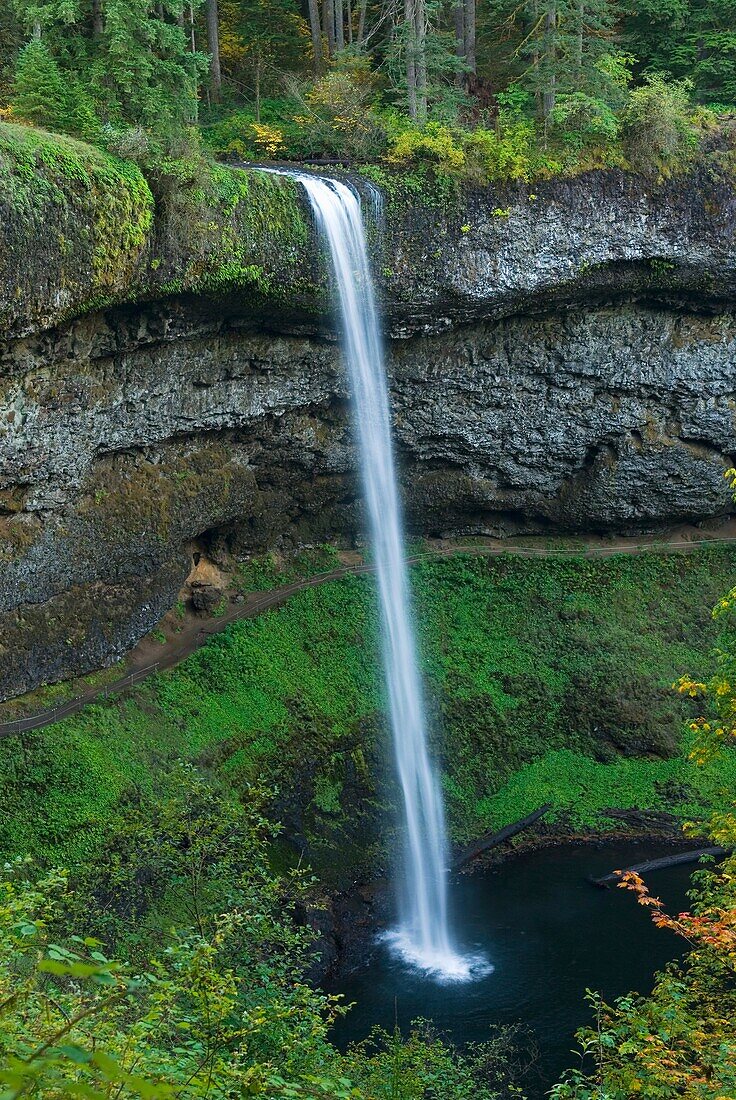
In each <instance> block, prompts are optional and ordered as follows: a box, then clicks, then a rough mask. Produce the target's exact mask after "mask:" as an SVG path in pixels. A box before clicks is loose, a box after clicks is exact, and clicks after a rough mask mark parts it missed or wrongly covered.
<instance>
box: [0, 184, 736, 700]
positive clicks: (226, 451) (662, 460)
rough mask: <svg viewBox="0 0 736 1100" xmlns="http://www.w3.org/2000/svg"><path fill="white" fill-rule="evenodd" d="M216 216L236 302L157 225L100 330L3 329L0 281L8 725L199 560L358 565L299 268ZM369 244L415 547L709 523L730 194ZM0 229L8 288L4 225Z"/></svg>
mask: <svg viewBox="0 0 736 1100" xmlns="http://www.w3.org/2000/svg"><path fill="white" fill-rule="evenodd" d="M269 186H270V185H269ZM279 186H280V185H279ZM289 186H290V187H291V185H289ZM221 190H222V187H221ZM253 193H254V194H257V193H258V192H257V188H255V190H254V192H253ZM269 194H270V192H269ZM243 195H245V192H243ZM271 198H272V200H273V195H272V196H271ZM240 201H242V202H246V201H247V200H246V198H244V197H242V196H241V200H240ZM273 201H276V202H277V205H278V204H281V205H280V206H278V208H279V209H281V214H282V217H283V221H282V226H283V225H284V224H286V223H287V222H289V223H290V224H291V225H293V226H298V225H299V224H302V222H300V219H302V220H303V225H305V226H306V225H307V224H308V221H307V215H306V213H305V208H304V207H303V206H301V205H300V202H301V200H300V199H299V198H298V196H297V195H296V193H295V192H294V191H293V187H292V189H291V190H287V191H284V192H283V193H282V192H278V195H277V199H276V200H273ZM288 203H293V211H292V212H291V214H289V216H288V217H286V215H285V214H284V209H283V204H287V205H288ZM0 205H1V202H0ZM272 209H275V207H272ZM235 210H236V208H235V207H233V210H232V211H231V214H232V217H233V218H235V217H236V216H237V217H238V218H241V220H240V222H239V223H238V224H239V225H240V231H241V232H242V233H243V234H246V235H247V233H251V237H250V238H248V239H247V240H245V241H244V243H243V245H242V249H241V251H242V250H247V253H248V258H249V263H248V264H247V265H245V266H243V263H241V262H239V266H237V270H236V269H233V270H232V271H231V276H232V277H231V279H230V280H228V273H227V265H226V264H225V267H224V268H223V269H220V270H217V269H216V264H215V260H214V259H213V257H212V256H209V258H207V254H206V253H207V243H206V239H205V237H203V236H202V235H201V234H200V233H199V232H197V234H195V235H196V238H197V249H198V251H197V254H196V262H195V258H193V256H192V255H191V254H190V253H188V252H187V243H186V240H185V239H183V238H182V236H181V234H182V233H183V232H184V229H183V224H184V223H183V222H182V223H177V225H178V228H177V229H176V233H174V231H173V230H172V222H171V217H170V216H169V215H165V211H164V213H159V214H158V220H157V217H153V219H152V222H151V227H150V230H149V229H146V234H148V235H149V236H147V237H146V240H145V241H143V242H141V241H140V240H139V241H138V243H137V245H136V248H137V249H138V250H139V258H138V259H136V260H135V262H134V263H133V264H132V266H130V265H129V267H128V268H126V270H130V271H134V272H135V276H130V278H129V279H128V281H127V282H126V280H125V279H123V280H122V282H121V283H119V284H115V285H114V286H112V284H111V288H110V293H109V295H108V297H107V298H106V300H105V302H104V303H103V305H102V306H100V303H96V302H95V301H94V293H93V290H94V288H93V287H92V286H91V284H90V285H89V286H87V285H86V284H85V285H84V286H82V284H83V283H84V278H82V277H81V276H80V278H79V279H78V281H77V283H76V284H75V285H74V288H72V291H69V292H68V293H65V295H64V296H63V303H62V305H59V304H58V302H57V304H56V305H55V304H54V302H53V301H51V299H49V301H48V302H45V303H44V302H43V301H41V300H40V298H39V295H40V294H41V292H40V291H39V289H38V286H37V285H36V284H34V286H33V290H32V296H31V299H32V300H31V299H29V304H28V306H27V309H26V310H25V312H24V300H25V299H24V294H25V291H24V290H23V289H22V288H23V287H25V286H26V285H27V282H26V281H24V280H25V276H23V277H19V279H18V281H17V283H16V286H17V287H21V292H20V293H18V292H17V290H16V291H13V288H12V285H11V281H10V280H12V270H11V268H10V266H9V265H7V264H6V266H5V268H4V269H3V270H2V278H0V300H4V301H5V303H6V305H5V307H4V311H3V313H2V316H4V317H5V318H6V323H5V333H4V343H2V344H1V345H0V407H1V411H0V534H1V536H2V541H1V542H0V561H1V562H2V566H1V568H2V579H3V583H2V586H1V587H0V696H2V697H9V696H12V695H15V694H18V693H20V692H23V691H25V690H28V689H29V688H32V687H33V686H35V685H37V684H39V683H42V682H47V681H52V680H56V679H60V678H63V677H66V676H69V675H71V674H74V673H77V672H80V671H85V670H88V669H90V668H93V667H96V666H100V665H103V664H106V663H109V662H110V661H112V660H113V659H115V658H116V657H118V656H120V655H121V654H122V653H123V652H124V651H125V650H126V649H127V648H129V647H130V646H131V645H132V644H133V643H134V642H135V641H136V640H137V639H138V638H139V637H140V636H141V635H142V634H143V633H145V632H146V631H148V630H150V629H151V627H152V626H153V625H154V624H155V623H156V622H157V621H158V620H159V619H160V618H161V616H162V615H163V613H164V612H165V611H166V610H167V609H168V608H170V607H171V606H172V605H173V604H174V603H175V601H176V599H177V595H178V593H179V590H180V588H181V586H182V584H183V582H184V580H185V579H186V577H187V575H188V574H189V573H190V570H191V568H192V555H193V554H194V553H196V551H197V549H198V548H199V549H207V550H209V551H210V552H211V551H213V550H214V551H216V550H217V548H218V547H222V546H227V548H228V549H229V550H230V551H231V552H233V553H235V554H250V553H255V552H258V551H262V550H264V549H267V548H275V547H283V548H290V547H297V546H299V545H304V544H313V543H316V542H321V541H324V540H327V539H337V540H340V541H342V542H343V543H346V542H350V541H351V540H354V539H357V538H359V537H360V531H361V517H360V507H359V494H358V489H357V485H356V480H355V476H354V472H353V471H354V456H353V453H352V444H351V438H350V430H349V403H348V394H347V391H346V383H345V378H344V374H343V371H342V368H341V364H340V355H339V350H338V344H337V341H336V338H335V334H334V331H333V330H332V326H331V324H330V321H329V315H328V312H327V310H328V306H327V297H326V295H325V290H324V287H325V279H324V270H323V268H321V266H320V264H319V262H318V259H317V257H318V255H319V251H318V245H317V243H316V242H315V241H314V240H313V239H308V238H307V237H306V236H304V239H303V240H301V243H300V242H299V239H298V238H299V235H298V233H297V235H296V237H295V238H294V240H293V241H292V246H291V252H290V253H289V255H286V254H285V253H284V251H283V249H282V250H281V252H278V250H277V251H276V252H275V254H274V256H273V258H272V260H269V256H268V248H267V244H268V234H267V227H266V226H265V223H264V224H263V225H261V227H260V228H259V229H258V232H257V233H256V231H255V230H254V226H255V225H256V224H257V223H256V220H255V219H254V217H253V215H252V213H251V214H250V215H248V216H245V215H242V214H241V213H237V212H235ZM292 214H293V217H292ZM221 215H222V209H220V210H219V213H218V215H217V218H214V219H213V224H216V225H219V229H218V230H217V231H214V230H213V236H214V237H215V238H217V237H218V234H220V236H222V234H225V236H226V238H227V240H228V242H229V245H228V247H230V246H231V245H232V238H231V236H229V235H228V234H231V233H232V232H234V228H233V227H234V226H235V222H234V221H232V220H231V221H230V222H228V226H229V229H227V233H226V232H225V229H226V227H225V224H224V222H223V220H222V217H221ZM166 217H168V218H169V220H168V221H167V222H166V225H167V226H168V228H167V229H166V231H164V228H163V226H164V221H165V220H166ZM385 218H386V220H385V223H384V227H383V231H382V232H380V233H377V234H376V241H375V248H376V260H375V262H376V270H377V271H378V272H379V273H380V284H381V291H382V295H383V299H384V308H385V311H386V315H387V318H388V323H389V328H390V332H391V334H392V339H391V340H390V341H389V370H390V376H391V377H390V382H391V390H392V399H393V407H394V415H395V426H396V438H397V446H398V450H399V458H400V466H401V471H402V480H403V485H404V489H405V499H406V510H407V516H408V522H409V526H410V528H411V530H412V531H413V532H415V533H425V534H446V533H451V532H454V533H458V532H478V533H482V532H485V533H488V532H490V533H493V534H497V533H504V532H515V533H518V532H530V533H531V532H546V531H560V532H562V531H576V532H579V531H586V530H596V531H625V532H633V531H638V530H647V531H649V530H653V529H657V528H660V527H664V526H667V525H670V524H673V523H679V522H682V521H684V520H689V521H695V522H697V521H699V520H705V519H709V520H710V519H712V518H713V517H717V516H720V515H725V514H726V513H727V512H728V510H729V506H730V499H729V494H728V489H727V486H726V483H725V481H724V479H723V476H722V474H723V470H724V468H725V467H726V466H730V465H733V464H734V462H735V461H736V375H735V371H734V368H735V367H736V308H735V306H736V236H735V235H734V231H735V230H736V191H735V190H734V187H733V186H732V184H731V183H730V181H729V179H728V177H727V176H726V175H724V174H719V173H718V172H715V171H714V170H712V169H710V170H709V171H708V172H706V170H705V169H702V170H701V172H700V174H698V173H693V174H691V175H689V176H687V177H684V178H683V179H681V180H679V181H670V182H669V183H667V184H663V185H660V186H650V185H647V184H646V183H645V182H644V181H642V180H640V179H637V178H636V177H633V176H626V175H624V174H623V173H592V174H589V175H587V176H582V177H579V178H577V179H575V180H572V181H558V182H547V183H545V184H544V185H541V184H539V185H537V186H536V188H535V189H534V190H532V189H531V188H522V187H518V188H514V189H508V190H506V191H501V190H497V191H493V192H488V193H474V194H469V195H466V196H465V197H463V198H462V199H460V200H458V204H457V206H453V207H452V209H450V210H446V209H443V208H442V207H440V206H437V205H435V206H430V205H428V206H422V207H418V208H416V209H413V210H412V209H409V208H408V207H406V206H405V205H404V204H402V203H401V202H400V201H398V200H394V201H393V202H391V203H389V205H388V209H387V211H386V215H385ZM162 219H163V220H162ZM217 219H220V220H219V221H218V220H217ZM8 224H11V229H12V231H13V233H14V234H15V237H14V240H16V244H14V246H13V247H14V248H15V249H16V252H15V255H16V262H17V263H21V262H22V261H21V259H20V254H19V253H18V251H17V239H18V237H19V233H20V230H19V229H18V228H17V227H15V228H13V226H12V211H10V210H9V209H6V210H5V211H4V212H3V211H0V226H6V227H7V225H8ZM52 229H53V226H51V225H49V226H48V227H47V236H46V237H45V238H44V245H43V248H44V250H45V254H48V252H49V249H50V247H51V246H50V244H49V236H48V234H51V232H52ZM108 231H109V227H108ZM43 232H44V230H43V227H42V226H36V228H35V229H34V233H38V234H42V233H43ZM280 232H282V233H284V232H285V230H283V228H282V230H281V231H280ZM177 234H178V236H177ZM254 234H255V235H254ZM259 234H260V235H259ZM34 239H35V238H33V237H32V236H27V237H26V245H25V247H26V248H28V249H31V250H32V249H33V240H34ZM93 243H94V242H93ZM215 244H216V241H215ZM215 244H213V248H215ZM157 250H158V252H157ZM141 257H144V258H141ZM157 260H158V261H159V262H158V263H157V262H156V261H157ZM241 260H242V256H241ZM287 261H288V263H287ZM34 263H37V260H35V259H34V258H33V257H32V256H31V257H30V259H29V266H30V267H32V266H33V264H34ZM269 263H271V270H269ZM152 264H153V267H152V266H151V265H152ZM177 264H178V265H179V268H180V275H179V276H177V274H176V267H177ZM285 264H286V266H284V265H285ZM144 267H145V272H144ZM161 268H164V269H165V271H166V277H165V279H164V278H163V276H159V275H158V272H159V270H160V269H161ZM287 268H288V271H287ZM54 270H58V268H54ZM89 270H90V272H91V273H92V275H93V274H94V265H91V266H90V269H89ZM244 271H246V272H247V273H248V274H247V275H244ZM198 272H199V273H200V274H198ZM202 272H206V273H207V274H206V277H205V276H204V275H201V273H202ZM215 272H217V274H216V277H215ZM82 274H83V273H82ZM92 275H90V278H92ZM200 275H201V278H200ZM248 279H251V280H252V286H251V290H252V293H251V292H249V291H248V289H247V288H248V286H249V285H251V284H249V283H248ZM161 280H163V281H161ZM198 280H199V281H198ZM28 285H30V284H28ZM47 286H48V287H49V289H48V294H49V295H51V294H52V288H51V284H50V283H47ZM80 287H82V289H80ZM67 289H68V288H67ZM29 293H30V292H29ZM75 295H76V298H75ZM57 307H58V308H57ZM213 598H214V597H213Z"/></svg>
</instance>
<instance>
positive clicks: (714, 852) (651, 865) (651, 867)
mask: <svg viewBox="0 0 736 1100" xmlns="http://www.w3.org/2000/svg"><path fill="white" fill-rule="evenodd" d="M729 851H730V849H729V848H719V847H713V848H696V849H694V850H691V851H689V852H677V853H676V854H675V855H672V856H662V858H661V859H647V860H645V861H644V863H634V864H632V866H631V867H624V869H623V870H621V871H611V873H610V875H601V877H600V878H593V876H592V875H590V877H589V879H588V881H589V882H592V883H593V885H594V886H603V887H606V888H607V887H609V886H613V885H614V884H615V883H617V882H620V881H621V876H622V875H625V874H627V873H628V872H629V871H634V872H635V873H636V874H637V875H642V874H646V872H647V871H661V870H662V868H664V867H676V866H678V864H680V863H697V861H698V860H699V859H700V858H701V856H714V857H716V858H722V857H723V856H727V855H728V854H729Z"/></svg>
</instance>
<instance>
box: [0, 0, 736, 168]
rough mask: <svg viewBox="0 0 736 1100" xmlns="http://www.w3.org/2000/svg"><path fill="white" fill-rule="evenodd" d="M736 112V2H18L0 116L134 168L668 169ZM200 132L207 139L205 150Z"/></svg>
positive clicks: (9, 9)
mask: <svg viewBox="0 0 736 1100" xmlns="http://www.w3.org/2000/svg"><path fill="white" fill-rule="evenodd" d="M734 103H736V3H734V0H520V2H517V0H484V2H483V3H482V4H481V5H477V4H476V0H457V2H456V3H454V2H453V0H160V2H157V3H150V2H148V0H11V2H10V3H9V4H7V5H4V6H3V10H2V12H0V117H2V118H5V119H6V120H7V121H20V122H30V123H33V124H35V125H39V126H43V127H45V128H48V129H51V130H55V131H60V132H63V133H68V134H72V135H75V136H78V137H82V138H84V139H86V140H89V141H92V142H95V143H98V144H102V145H103V146H105V147H106V148H107V149H108V150H109V151H110V152H113V153H116V154H118V155H121V156H124V157H126V158H131V159H136V160H139V161H141V162H145V161H146V160H149V161H150V160H151V159H154V160H155V159H156V158H160V157H162V156H163V157H172V156H173V157H177V156H185V157H186V156H190V155H192V153H193V152H194V151H196V149H197V148H199V147H200V142H201V138H203V139H204V143H205V148H207V149H209V150H210V151H211V152H213V153H214V154H216V155H226V156H228V155H229V156H233V157H237V158H241V159H258V160H263V159H266V158H277V159H295V160H314V159H323V160H324V159H330V158H332V159H340V160H347V161H350V162H354V163H361V162H362V163H369V164H377V165H380V164H383V165H384V166H387V167H388V168H390V167H391V166H392V165H393V166H402V165H403V166H407V165H411V164H412V163H413V164H419V165H430V166H431V167H432V168H433V170H435V169H436V170H438V171H439V172H440V173H444V174H446V175H453V174H454V175H459V176H462V175H465V176H469V177H471V178H475V179H479V180H482V181H485V180H486V179H500V178H526V179H528V178H531V176H533V175H538V174H540V173H541V174H554V173H556V172H559V171H565V170H569V169H571V168H572V169H575V170H579V169H580V168H587V167H605V166H621V167H633V168H635V169H637V170H641V171H649V172H653V173H659V174H662V173H664V174H668V173H669V172H671V171H672V170H676V169H677V167H678V166H679V165H681V164H683V163H685V162H687V161H688V159H689V158H691V157H692V155H693V153H694V151H695V150H696V149H697V148H698V147H699V146H701V145H702V143H703V141H704V140H706V141H707V138H708V135H709V134H711V133H712V132H713V131H715V130H718V129H719V126H720V127H722V124H723V117H724V116H728V114H729V111H730V110H732V107H731V106H730V105H732V104H734ZM200 135H201V137H200Z"/></svg>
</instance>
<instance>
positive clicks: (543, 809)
mask: <svg viewBox="0 0 736 1100" xmlns="http://www.w3.org/2000/svg"><path fill="white" fill-rule="evenodd" d="M551 809H552V803H551V802H547V803H546V804H545V805H544V806H540V807H539V809H538V810H535V811H534V813H532V814H527V816H526V817H522V819H521V821H515V822H514V823H513V825H506V826H505V827H504V828H503V829H499V831H498V832H497V833H485V834H484V835H483V836H482V837H480V839H479V840H476V841H474V842H473V844H469V845H468V847H467V848H463V850H462V852H460V853H459V854H458V855H457V856H456V857H455V859H454V860H453V863H452V869H453V871H457V870H459V869H460V868H461V867H464V866H465V864H466V863H470V861H471V859H475V858H476V856H479V855H480V854H481V852H487V851H488V850H489V849H490V848H496V847H498V845H499V844H503V842H504V840H509V839H510V838H511V837H512V836H516V834H517V833H520V832H521V831H522V829H528V828H529V826H530V825H533V824H534V822H535V821H539V819H540V817H544V815H545V814H546V813H548V812H549V811H550V810H551Z"/></svg>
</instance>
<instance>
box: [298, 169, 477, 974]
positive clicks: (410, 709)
mask: <svg viewBox="0 0 736 1100" xmlns="http://www.w3.org/2000/svg"><path fill="white" fill-rule="evenodd" d="M288 174H289V175H292V176H294V177H295V178H296V179H298V181H299V182H300V183H301V184H302V186H303V187H304V188H305V190H306V192H307V194H308V196H309V200H310V202H311V205H312V209H313V211H314V213H315V216H316V220H317V223H318V227H319V229H320V231H321V233H322V235H323V237H324V239H325V241H326V243H327V246H328V248H329V254H330V258H331V261H332V266H333V271H334V277H335V284H336V287H337V291H338V296H339V303H340V313H341V317H342V325H343V347H344V353H345V359H346V362H347V367H348V371H349V375H350V382H351V389H352V397H353V409H354V420H355V430H356V434H357V442H358V449H359V454H360V466H361V474H362V480H363V489H364V493H365V501H366V504H367V509H368V516H369V519H370V527H371V534H372V541H373V546H374V552H375V560H376V576H377V578H378V589H379V596H380V606H381V612H382V628H383V629H382V633H383V663H384V670H385V676H386V683H387V687H388V698H389V706H390V717H391V727H392V732H393V741H394V750H395V754H396V763H397V768H398V774H399V780H400V783H401V789H402V792H403V798H404V811H405V825H406V843H405V848H406V851H405V882H404V888H403V889H402V891H401V897H400V923H399V927H398V928H397V929H396V930H395V931H394V932H391V933H390V934H389V935H388V937H387V940H388V941H389V942H390V943H391V945H392V946H393V947H394V949H395V950H397V951H398V952H399V953H400V955H401V956H402V957H403V958H404V959H405V960H406V961H407V962H410V963H411V964H412V965H415V966H418V967H420V968H421V969H423V970H425V971H427V972H430V973H433V974H435V975H436V976H437V977H440V978H443V979H445V980H463V979H466V978H468V977H470V976H471V972H473V971H475V969H476V967H477V964H478V962H479V960H477V959H473V958H468V957H464V956H462V955H461V954H459V953H458V951H457V950H456V949H455V948H454V946H453V944H452V940H451V937H450V931H449V923H448V914H447V866H446V865H447V840H446V833H445V820H444V810H443V804H442V796H441V793H440V788H439V783H438V781H437V776H436V775H435V772H434V769H433V767H432V763H431V761H430V758H429V752H428V748H427V728H426V719H425V713H424V700H423V698H422V688H421V683H420V678H419V672H418V667H417V658H416V645H415V640H414V631H413V627H412V620H411V601H410V596H409V583H408V576H407V571H406V565H405V561H404V558H405V554H404V544H403V536H402V522H401V506H400V503H399V497H398V488H397V481H396V472H395V467H394V455H393V445H392V439H391V420H390V410H389V397H388V387H387V383H386V372H385V365H384V357H383V346H382V339H381V331H380V328H379V324H378V314H377V310H376V304H375V295H374V291H373V282H372V279H371V273H370V267H369V263H368V251H367V248H366V241H365V234H364V230H363V219H362V212H361V206H360V199H359V197H358V196H357V194H355V192H354V191H353V190H352V189H351V188H350V187H349V186H347V185H346V184H345V183H342V182H339V181H337V180H328V179H323V178H321V177H319V176H312V175H309V174H307V173H301V172H289V173H288Z"/></svg>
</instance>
